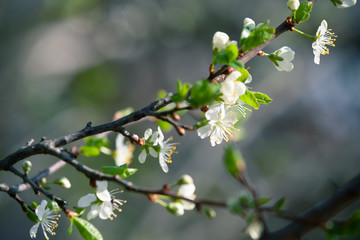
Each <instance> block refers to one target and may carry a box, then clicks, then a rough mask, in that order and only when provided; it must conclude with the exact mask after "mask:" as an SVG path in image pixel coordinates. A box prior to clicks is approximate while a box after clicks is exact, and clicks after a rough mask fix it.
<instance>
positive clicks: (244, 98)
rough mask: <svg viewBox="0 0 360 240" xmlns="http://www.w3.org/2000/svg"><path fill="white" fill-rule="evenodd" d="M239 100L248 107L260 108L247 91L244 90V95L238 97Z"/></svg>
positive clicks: (252, 95)
mask: <svg viewBox="0 0 360 240" xmlns="http://www.w3.org/2000/svg"><path fill="white" fill-rule="evenodd" d="M240 99H241V101H243V102H244V103H245V104H247V105H250V106H252V107H253V108H255V109H259V107H260V104H259V103H258V101H257V99H256V97H255V95H254V94H253V93H252V92H251V91H249V90H246V92H245V94H244V95H241V96H240Z"/></svg>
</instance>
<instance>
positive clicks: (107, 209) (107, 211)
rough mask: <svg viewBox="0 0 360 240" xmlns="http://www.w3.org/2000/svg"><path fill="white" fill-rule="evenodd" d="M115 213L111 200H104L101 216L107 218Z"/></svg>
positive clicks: (101, 206)
mask: <svg viewBox="0 0 360 240" xmlns="http://www.w3.org/2000/svg"><path fill="white" fill-rule="evenodd" d="M112 214H113V207H112V204H111V201H107V202H103V203H102V204H101V205H100V211H99V218H101V219H103V220H105V219H108V218H110V217H111V215H112Z"/></svg>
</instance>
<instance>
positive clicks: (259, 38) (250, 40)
mask: <svg viewBox="0 0 360 240" xmlns="http://www.w3.org/2000/svg"><path fill="white" fill-rule="evenodd" d="M269 22H270V21H269V20H268V21H266V22H265V23H262V24H260V25H259V26H258V27H257V28H256V29H255V30H253V31H252V32H251V33H250V35H249V36H248V37H247V38H245V39H244V40H243V41H242V42H241V44H242V45H241V46H240V48H241V50H242V51H243V52H246V51H248V50H251V49H253V48H255V47H257V46H260V45H261V44H263V43H265V42H267V41H268V40H270V39H271V38H272V36H273V35H274V34H275V29H274V28H269V27H268V25H269Z"/></svg>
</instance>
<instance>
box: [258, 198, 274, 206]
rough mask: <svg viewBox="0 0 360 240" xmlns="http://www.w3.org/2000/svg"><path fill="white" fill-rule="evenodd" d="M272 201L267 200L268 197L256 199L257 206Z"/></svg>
mask: <svg viewBox="0 0 360 240" xmlns="http://www.w3.org/2000/svg"><path fill="white" fill-rule="evenodd" d="M270 200H271V199H270V198H266V197H262V198H258V199H256V204H258V205H260V206H262V205H265V204H267V203H268V202H270Z"/></svg>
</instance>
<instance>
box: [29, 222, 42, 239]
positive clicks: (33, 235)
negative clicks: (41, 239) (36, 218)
mask: <svg viewBox="0 0 360 240" xmlns="http://www.w3.org/2000/svg"><path fill="white" fill-rule="evenodd" d="M39 225H40V223H39V222H38V223H37V224H35V225H34V226H32V227H31V228H30V237H31V238H36V233H37V231H38V228H39Z"/></svg>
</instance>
